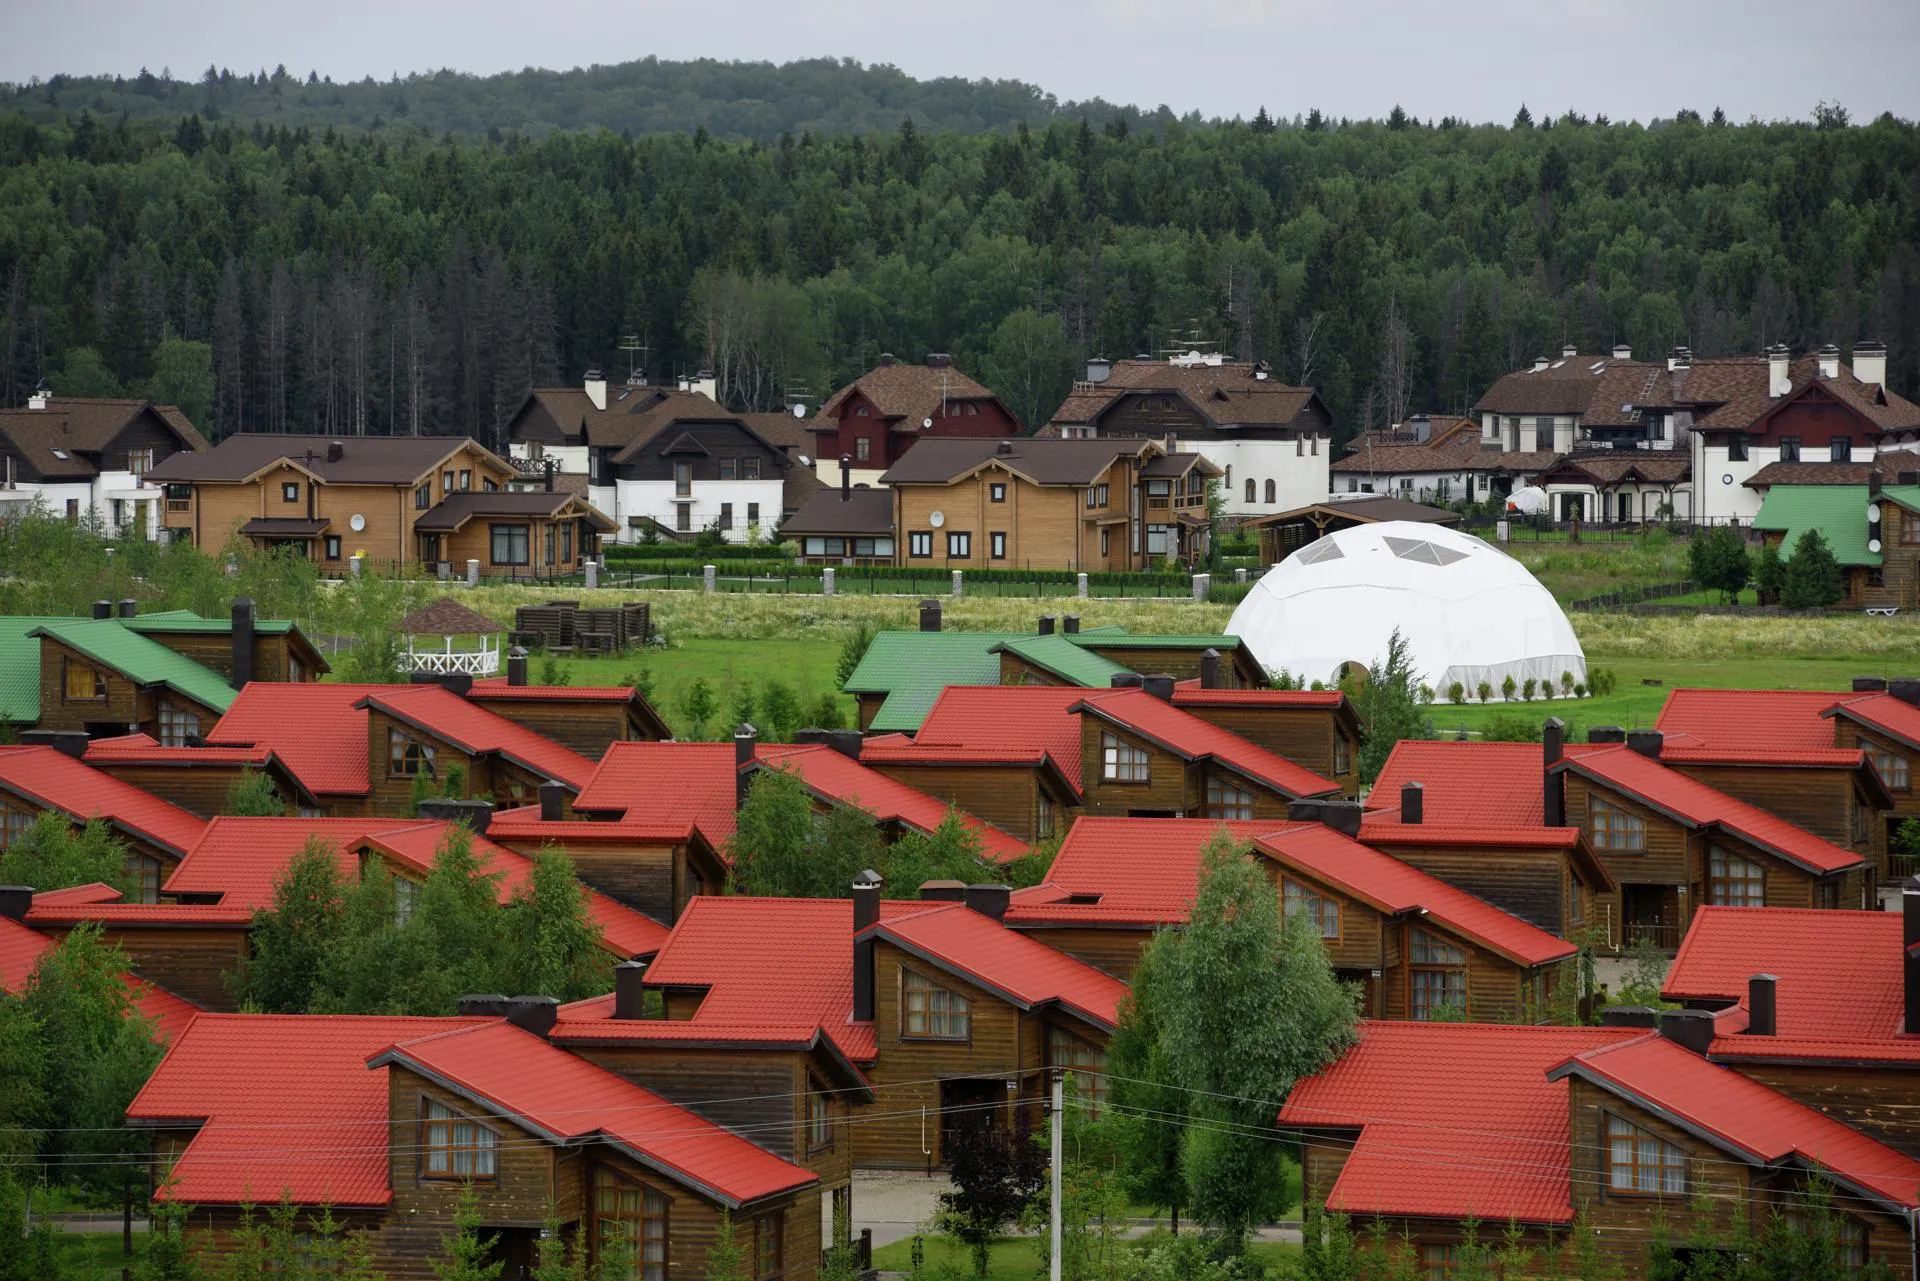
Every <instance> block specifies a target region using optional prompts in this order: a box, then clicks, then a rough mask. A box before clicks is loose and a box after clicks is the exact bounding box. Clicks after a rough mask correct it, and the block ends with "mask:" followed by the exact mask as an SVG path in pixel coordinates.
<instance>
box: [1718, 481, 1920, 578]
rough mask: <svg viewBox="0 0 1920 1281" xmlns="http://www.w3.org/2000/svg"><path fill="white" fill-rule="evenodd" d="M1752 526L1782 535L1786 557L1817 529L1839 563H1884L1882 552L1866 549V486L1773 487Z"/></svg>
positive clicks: (1768, 491)
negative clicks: (1801, 537)
mask: <svg viewBox="0 0 1920 1281" xmlns="http://www.w3.org/2000/svg"><path fill="white" fill-rule="evenodd" d="M1901 488H1902V489H1903V490H1906V489H1913V488H1915V487H1914V486H1902V487H1901ZM1886 496H1888V497H1891V496H1892V495H1886ZM1896 501H1900V500H1898V499H1896ZM1753 527H1754V528H1755V529H1761V530H1766V531H1767V532H1769V533H1776V532H1777V533H1780V534H1781V535H1782V538H1781V540H1780V554H1781V555H1783V556H1791V555H1792V554H1793V549H1794V547H1795V546H1796V545H1798V543H1799V542H1800V535H1801V534H1802V533H1803V532H1805V531H1806V530H1809V529H1817V530H1819V531H1820V535H1821V537H1823V538H1825V539H1826V540H1827V546H1828V547H1830V548H1831V549H1832V550H1833V558H1834V559H1835V560H1836V561H1838V562H1839V563H1840V564H1842V565H1878V564H1880V563H1881V557H1880V553H1878V552H1870V551H1868V550H1867V487H1866V486H1865V485H1771V486H1769V487H1768V488H1767V496H1766V498H1765V500H1763V501H1762V502H1761V504H1760V514H1759V515H1757V516H1755V517H1754V518H1753Z"/></svg>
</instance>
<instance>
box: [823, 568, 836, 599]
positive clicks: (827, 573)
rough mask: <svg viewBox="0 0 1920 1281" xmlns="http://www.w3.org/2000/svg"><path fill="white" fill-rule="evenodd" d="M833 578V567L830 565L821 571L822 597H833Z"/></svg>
mask: <svg viewBox="0 0 1920 1281" xmlns="http://www.w3.org/2000/svg"><path fill="white" fill-rule="evenodd" d="M833 578H834V574H833V566H831V565H828V566H827V567H826V568H825V569H822V570H821V571H820V594H821V595H822V596H831V595H833V587H834V583H833Z"/></svg>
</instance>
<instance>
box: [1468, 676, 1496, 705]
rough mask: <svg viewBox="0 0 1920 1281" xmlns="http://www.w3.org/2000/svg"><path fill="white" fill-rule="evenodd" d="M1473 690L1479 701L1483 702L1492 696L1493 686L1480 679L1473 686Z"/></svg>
mask: <svg viewBox="0 0 1920 1281" xmlns="http://www.w3.org/2000/svg"><path fill="white" fill-rule="evenodd" d="M1473 692H1474V693H1475V694H1477V695H1479V697H1480V701H1481V702H1483V703H1484V702H1486V701H1487V700H1488V699H1490V698H1492V697H1493V686H1492V685H1491V684H1490V683H1488V682H1486V681H1481V682H1480V683H1479V684H1478V685H1475V686H1474V687H1473Z"/></svg>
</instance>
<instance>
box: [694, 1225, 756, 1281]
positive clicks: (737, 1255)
mask: <svg viewBox="0 0 1920 1281" xmlns="http://www.w3.org/2000/svg"><path fill="white" fill-rule="evenodd" d="M749 1266H750V1265H749V1264H748V1261H747V1252H746V1249H745V1247H743V1246H742V1245H741V1243H740V1233H739V1229H738V1228H737V1227H736V1226H735V1225H734V1222H733V1215H732V1214H730V1213H729V1212H727V1211H725V1210H722V1211H721V1212H720V1222H719V1224H718V1225H716V1226H715V1228H714V1231H713V1244H712V1245H710V1246H708V1247H707V1267H706V1271H705V1272H704V1273H703V1274H702V1275H703V1276H704V1278H705V1281H748V1271H747V1269H748V1267H749Z"/></svg>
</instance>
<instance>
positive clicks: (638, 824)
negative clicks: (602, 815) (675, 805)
mask: <svg viewBox="0 0 1920 1281" xmlns="http://www.w3.org/2000/svg"><path fill="white" fill-rule="evenodd" d="M694 831H695V828H694V825H693V822H692V820H691V819H688V820H682V821H678V822H676V821H674V820H672V819H665V820H662V821H660V822H654V823H649V822H642V821H640V820H637V819H624V818H623V819H617V820H615V821H613V822H609V823H598V822H588V821H586V820H584V819H561V820H560V821H558V822H547V821H546V820H544V819H542V818H541V817H540V807H539V806H538V805H523V806H520V807H519V808H518V809H510V810H495V811H494V812H493V820H492V821H491V822H490V823H488V824H487V835H488V836H489V837H498V838H499V839H500V840H503V841H539V842H542V843H545V842H548V841H551V842H552V843H553V844H555V845H559V846H563V847H564V846H566V845H570V844H579V845H589V844H592V843H594V842H596V841H606V842H611V843H618V842H632V843H636V844H639V843H656V844H657V843H672V844H676V845H677V844H679V843H681V842H683V841H686V840H689V839H690V838H691V837H692V836H693V834H694Z"/></svg>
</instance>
